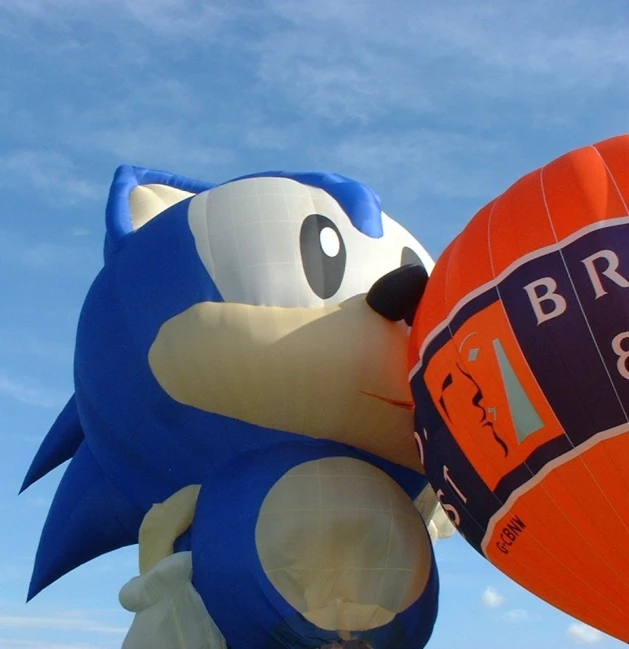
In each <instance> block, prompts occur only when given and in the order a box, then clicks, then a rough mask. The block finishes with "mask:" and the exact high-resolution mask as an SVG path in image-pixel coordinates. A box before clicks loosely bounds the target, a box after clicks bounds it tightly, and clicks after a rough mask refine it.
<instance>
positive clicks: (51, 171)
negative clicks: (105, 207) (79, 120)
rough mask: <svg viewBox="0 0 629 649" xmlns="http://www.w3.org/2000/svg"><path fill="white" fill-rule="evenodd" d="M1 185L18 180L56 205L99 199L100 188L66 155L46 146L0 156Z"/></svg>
mask: <svg viewBox="0 0 629 649" xmlns="http://www.w3.org/2000/svg"><path fill="white" fill-rule="evenodd" d="M0 175H1V177H2V184H3V185H5V186H6V185H8V184H13V183H20V184H22V185H26V186H28V189H29V191H30V192H36V193H37V194H38V196H40V197H42V198H44V199H47V200H49V201H53V202H55V203H60V204H62V205H63V204H74V203H76V202H78V201H82V200H85V199H89V200H94V199H102V196H103V187H102V186H101V185H99V184H97V183H94V182H91V181H89V180H87V179H86V178H85V177H84V176H85V172H84V171H81V170H79V168H78V167H77V166H76V165H75V164H74V162H73V161H72V160H70V158H68V157H67V156H65V155H62V154H60V153H58V152H56V151H50V150H46V149H40V150H38V149H20V150H15V151H10V152H7V153H4V154H3V155H2V157H0Z"/></svg>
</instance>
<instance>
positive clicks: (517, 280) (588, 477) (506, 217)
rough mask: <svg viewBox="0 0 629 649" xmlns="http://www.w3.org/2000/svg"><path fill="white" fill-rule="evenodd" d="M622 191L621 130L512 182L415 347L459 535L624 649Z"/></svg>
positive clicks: (448, 262) (421, 323) (627, 576)
mask: <svg viewBox="0 0 629 649" xmlns="http://www.w3.org/2000/svg"><path fill="white" fill-rule="evenodd" d="M628 190H629V137H628V136H621V137H618V138H614V139H612V140H608V141H605V142H602V143H599V144H597V145H594V146H591V147H585V148H583V149H579V150H576V151H573V152H571V153H569V154H567V155H565V156H562V157H561V158H559V159H557V160H555V161H553V162H551V163H550V164H548V165H546V166H545V167H543V168H542V169H539V170H537V171H535V172H533V173H531V174H528V175H527V176H525V177H524V178H522V179H521V180H520V181H518V182H517V183H516V184H515V185H513V186H512V187H511V188H510V189H509V190H508V191H507V192H505V193H504V194H503V195H502V196H500V197H499V198H497V199H496V200H494V201H493V202H492V203H490V204H489V205H488V206H487V207H485V208H484V209H483V210H481V211H480V212H479V213H478V215H477V216H476V217H475V218H474V219H473V220H472V221H471V222H470V224H469V225H468V227H467V228H466V229H465V230H464V231H463V232H462V234H461V235H460V236H459V237H458V238H457V239H456V240H455V241H454V242H453V243H452V244H451V245H450V247H449V248H448V251H447V252H446V254H445V255H444V257H443V258H441V259H439V260H438V262H437V264H436V267H435V270H434V272H433V275H432V277H431V279H430V280H429V282H428V285H427V287H426V291H425V294H424V297H423V299H422V302H421V304H420V307H419V310H418V313H417V316H416V323H415V326H414V331H413V333H412V339H413V340H412V343H411V351H410V356H409V368H410V370H411V385H412V390H413V394H414V397H415V401H416V405H417V408H416V430H417V434H416V439H417V442H418V445H419V448H420V454H421V457H423V458H424V460H425V467H426V471H427V475H428V476H429V479H430V480H431V483H432V485H433V487H434V489H435V490H436V492H437V495H438V496H439V497H440V498H441V500H442V503H443V504H444V507H445V509H446V511H448V512H449V514H450V516H451V519H452V520H453V521H454V522H455V524H456V525H457V526H458V528H459V530H460V531H461V533H462V534H463V535H464V536H465V537H466V538H467V540H468V541H469V542H470V543H471V544H472V545H473V547H475V548H476V549H477V551H479V552H481V553H482V554H483V555H484V556H486V557H487V558H488V559H489V560H490V561H491V562H492V563H494V564H495V565H496V566H497V567H498V568H500V569H501V570H503V571H504V572H505V573H506V574H507V575H509V576H510V577H512V578H513V579H515V580H516V581H518V582H519V583H520V584H521V585H523V586H524V587H525V588H527V589H529V590H530V591H531V592H533V593H535V594H537V595H538V596H540V597H542V598H543V599H545V600H546V601H548V602H549V603H551V604H553V605H554V606H556V607H558V608H560V609H562V610H564V611H566V612H567V613H569V614H571V615H573V616H575V617H577V618H579V619H581V620H582V621H584V622H587V623H588V624H591V625H592V626H594V627H596V628H599V629H601V630H603V631H605V632H607V633H609V634H611V635H613V636H615V637H617V638H619V639H622V640H625V641H629V633H628V632H627V619H628V618H629V558H627V554H626V547H627V545H628V543H629V500H628V499H627V497H626V494H627V488H628V487H629V478H628V477H627V474H626V466H627V460H628V459H629V435H628V433H629V419H628V417H627V414H628V412H629V364H628V363H627V361H628V360H629V332H628V331H627V325H626V323H627V321H628V315H629V308H628V305H629V302H628V301H627V293H626V290H627V288H629V255H628V251H629V210H628V209H627V195H628ZM429 320H430V323H431V325H432V326H429V325H428V324H427V323H428V321H429Z"/></svg>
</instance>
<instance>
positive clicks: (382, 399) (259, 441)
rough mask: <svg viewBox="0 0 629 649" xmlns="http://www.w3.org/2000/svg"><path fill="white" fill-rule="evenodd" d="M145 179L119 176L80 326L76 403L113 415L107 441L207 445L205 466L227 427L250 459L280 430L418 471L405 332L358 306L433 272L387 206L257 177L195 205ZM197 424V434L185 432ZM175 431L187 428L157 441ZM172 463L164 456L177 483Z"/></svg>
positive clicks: (309, 179) (351, 187) (353, 193)
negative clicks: (396, 277) (397, 274)
mask: <svg viewBox="0 0 629 649" xmlns="http://www.w3.org/2000/svg"><path fill="white" fill-rule="evenodd" d="M141 173H145V174H146V172H138V171H137V170H129V169H123V170H122V171H121V172H119V174H118V181H117V184H115V185H114V186H115V188H116V191H117V194H115V195H114V198H112V199H111V200H110V211H109V222H108V246H107V260H106V264H105V268H104V269H103V272H102V273H101V276H100V277H99V278H98V279H97V281H96V282H95V284H94V286H93V288H92V291H91V293H90V296H88V299H87V301H86V304H85V308H84V310H83V315H82V320H81V324H80V327H79V336H78V342H77V366H76V369H77V379H78V382H79V383H80V387H79V389H78V390H77V396H78V397H79V398H83V397H85V400H86V401H89V402H91V403H92V404H93V403H95V397H97V399H98V400H99V401H101V403H104V402H105V401H106V402H107V403H108V406H107V410H108V413H109V421H110V422H111V424H110V425H109V426H108V428H109V430H108V431H107V432H106V434H105V437H106V438H107V440H105V441H102V443H103V444H109V440H110V439H112V437H113V438H116V437H117V438H120V439H121V441H123V443H124V444H125V445H126V446H129V445H131V444H133V445H135V448H136V449H137V445H138V444H141V445H142V447H143V448H145V447H146V444H147V442H149V441H150V443H152V444H154V443H160V444H166V445H167V446H168V445H172V444H173V442H174V441H176V443H177V445H178V446H180V447H181V448H186V445H189V444H190V443H192V444H200V445H201V446H203V447H205V449H206V451H205V454H206V456H207V457H208V458H212V459H205V460H204V461H205V465H204V466H205V468H206V469H207V468H210V467H211V464H212V462H215V461H216V462H220V461H222V460H221V453H225V452H227V449H226V446H225V443H223V442H224V441H223V440H222V439H221V444H220V446H221V449H222V450H220V451H217V450H216V448H215V447H216V446H217V445H218V441H217V440H218V439H219V437H220V435H221V433H220V432H217V431H218V430H219V429H221V430H223V429H224V428H225V425H226V424H225V422H226V420H229V422H230V423H229V424H228V426H231V427H232V428H233V430H237V431H238V433H234V434H237V435H238V436H239V437H240V440H239V442H240V443H241V444H243V445H246V446H247V447H250V446H251V445H262V446H264V445H265V444H267V443H268V442H269V440H270V439H271V438H270V437H269V436H268V435H266V433H265V432H264V431H280V432H282V433H289V434H293V435H305V436H308V437H314V438H324V439H327V440H334V441H336V442H341V443H346V444H349V445H351V446H355V447H357V448H361V449H363V450H365V451H367V452H370V453H373V454H375V455H376V456H378V457H382V458H384V459H386V460H390V461H392V462H395V463H396V464H400V465H402V466H406V467H409V468H412V469H419V464H418V463H417V461H416V460H415V456H414V454H413V452H412V411H411V405H410V402H411V398H410V390H409V387H408V383H407V379H406V376H405V371H404V368H405V362H406V360H405V359H406V353H407V338H406V334H407V331H406V326H405V325H404V324H403V323H401V324H394V323H391V322H389V321H388V320H386V319H385V318H382V317H381V316H380V315H379V314H377V313H376V312H375V311H374V310H373V309H371V308H370V306H369V304H368V303H367V301H366V299H365V294H366V293H368V291H369V290H370V289H371V287H372V286H373V285H374V284H375V283H376V282H377V281H378V280H379V278H381V277H382V276H383V275H385V274H387V273H389V272H390V271H392V270H394V269H397V268H399V267H400V266H402V265H405V264H408V263H410V262H414V263H416V264H418V266H417V267H419V268H420V269H421V272H422V273H423V275H422V277H423V278H424V280H425V278H426V277H427V271H429V270H430V269H431V266H432V262H431V260H430V257H429V256H428V255H427V253H426V252H425V250H424V249H423V248H422V246H421V245H420V244H419V243H418V242H417V241H416V240H415V239H414V238H413V237H412V236H411V235H410V234H409V233H408V232H407V231H406V230H405V229H404V228H402V227H401V226H400V225H399V224H398V223H396V222H395V221H393V220H392V219H391V218H389V217H388V216H387V215H386V214H384V213H383V212H382V210H381V206H380V202H379V199H378V197H377V196H376V195H375V194H374V193H373V192H372V191H371V190H370V189H369V188H367V187H365V186H364V185H361V184H359V183H356V182H354V181H351V180H349V179H346V178H344V177H341V176H336V175H331V174H321V173H308V174H287V173H280V172H278V173H268V174H261V175H257V176H253V177H246V178H241V179H236V180H233V181H230V182H227V183H225V184H223V185H219V186H217V187H214V188H212V189H209V190H205V191H201V192H199V193H197V194H192V193H190V192H187V191H186V190H185V188H184V189H178V188H177V182H175V181H172V182H170V184H166V186H164V183H163V182H162V183H161V184H160V183H159V182H151V180H150V177H149V178H148V180H147V178H146V177H144V178H141V175H140V174H141ZM138 178H141V181H142V183H143V184H138ZM171 203H172V205H171ZM114 331H115V332H116V340H113V339H112V338H111V334H112V332H114ZM104 337H105V338H104ZM95 367H98V368H100V372H101V373H100V374H97V373H95V372H94V368H95ZM108 370H109V371H108ZM112 383H115V385H116V387H114V386H112ZM97 395H98V396H97ZM112 397H113V398H112ZM182 406H185V409H182ZM167 413H172V414H167ZM175 413H178V414H175ZM184 413H185V414H184ZM193 413H194V414H193ZM201 413H205V414H206V415H207V417H206V419H205V423H203V424H200V425H201V426H203V432H202V433H200V432H199V430H198V429H197V426H198V425H197V424H190V420H189V419H187V415H188V414H189V415H190V416H191V417H193V418H194V417H200V415H201ZM82 414H83V413H82ZM87 416H88V417H89V415H87ZM166 418H167V419H168V420H169V422H171V421H172V420H173V419H177V420H178V421H179V422H180V423H179V425H178V426H175V427H174V429H173V426H172V425H170V423H169V427H168V430H167V431H164V439H163V440H161V439H160V432H159V431H160V426H161V425H162V424H163V422H164V419H166ZM100 419H101V420H102V413H101V417H100ZM115 420H117V421H115ZM147 420H153V422H152V423H151V425H150V426H149V425H148V423H147ZM186 420H187V421H186ZM243 424H246V426H243ZM101 425H102V421H99V426H101ZM149 428H150V431H151V432H150V438H149V439H146V438H145V439H140V438H141V436H142V433H141V432H139V431H141V429H145V430H146V429H149ZM193 428H194V429H195V430H192V429H193ZM260 429H263V430H260ZM131 431H133V433H131ZM86 433H87V436H88V439H90V440H91V438H92V436H98V437H99V438H102V437H103V435H102V432H100V431H98V432H97V431H96V430H95V431H94V432H91V431H86ZM215 435H218V436H219V437H213V436H215ZM199 437H202V439H199ZM123 438H124V439H123ZM166 438H167V439H166ZM158 440H159V442H158ZM197 440H198V441H197ZM96 443H100V442H96ZM237 445H238V441H236V440H234V439H231V440H230V441H228V442H227V446H228V447H231V451H230V452H231V453H234V452H237V448H236V447H237ZM162 448H165V447H163V446H162ZM136 453H137V450H136ZM201 456H202V455H201ZM176 457H177V454H175V455H173V454H171V453H169V454H168V456H163V458H164V459H167V461H168V470H169V472H170V473H171V475H172V472H173V471H175V473H176V472H177V468H173V464H176ZM150 461H151V460H149V462H150ZM158 461H159V460H158ZM185 465H186V466H185V470H186V471H189V469H190V461H189V459H186V460H185ZM155 468H156V469H157V470H158V471H163V470H164V467H163V466H162V467H161V468H160V467H159V466H157V464H156V465H155Z"/></svg>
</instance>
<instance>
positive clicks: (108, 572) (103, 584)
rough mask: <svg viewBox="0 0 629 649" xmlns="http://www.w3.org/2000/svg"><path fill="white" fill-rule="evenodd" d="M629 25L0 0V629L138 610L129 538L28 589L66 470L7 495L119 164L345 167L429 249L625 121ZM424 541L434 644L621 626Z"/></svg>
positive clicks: (50, 629) (1, 640) (59, 630)
mask: <svg viewBox="0 0 629 649" xmlns="http://www.w3.org/2000/svg"><path fill="white" fill-rule="evenodd" d="M385 5H386V7H385ZM627 43H629V10H628V8H627V4H626V2H625V1H624V0H606V1H605V2H592V1H591V0H561V1H559V0H556V1H555V0H528V1H527V2H514V1H513V0H503V1H499V0H486V1H481V0H456V1H446V0H444V1H443V2H430V1H429V0H414V1H413V0H396V1H395V2H391V3H390V6H389V3H385V2H383V1H382V0H352V1H351V2H339V1H337V0H318V1H317V2H314V1H310V0H302V1H297V0H294V1H292V2H291V1H289V0H223V1H221V2H219V1H211V0H206V1H202V0H0V304H1V305H2V306H1V309H0V313H1V314H2V317H1V318H0V516H1V518H2V522H1V523H0V530H1V533H0V647H2V649H79V648H80V649H88V648H90V649H110V648H111V649H114V648H118V647H119V646H120V644H121V641H122V638H123V636H124V632H125V629H126V627H127V626H128V624H129V622H130V618H129V616H128V615H127V614H126V613H125V612H124V611H123V610H122V609H121V608H120V607H119V605H118V602H117V593H118V590H119V588H120V586H121V585H122V584H123V583H125V581H126V580H127V579H128V578H130V577H131V576H132V575H133V574H135V570H136V558H135V552H134V551H133V550H125V551H120V552H117V553H115V554H112V555H108V556H106V557H102V558H101V559H99V560H97V561H94V562H93V563H91V564H89V565H87V566H85V567H83V568H81V569H79V570H77V571H76V572H75V573H74V574H72V575H69V576H68V577H66V578H64V579H63V580H62V581H61V582H59V583H57V584H55V585H54V586H53V587H51V588H49V589H48V590H47V591H45V592H44V593H43V594H41V595H40V596H39V597H37V598H36V599H35V600H34V601H33V602H31V603H30V604H29V605H25V604H24V603H23V602H24V599H25V594H26V590H27V586H28V579H29V571H30V568H31V564H32V561H33V556H34V552H35V549H36V544H37V541H38V537H39V532H40V530H41V526H42V524H43V521H44V518H45V514H46V511H47V506H48V505H49V504H50V501H51V497H52V495H53V493H54V489H55V486H56V484H57V482H58V480H59V478H60V475H61V471H57V472H55V473H54V474H52V475H51V476H48V477H47V478H46V479H44V480H42V482H41V483H40V484H37V485H36V486H35V487H33V488H32V489H31V490H29V491H28V492H27V493H26V494H24V495H22V496H21V497H20V498H18V497H17V491H18V488H19V485H20V483H21V480H22V477H23V475H24V473H25V471H26V469H27V467H28V464H29V462H30V459H31V457H32V455H33V454H34V452H35V451H36V449H37V446H38V443H39V441H40V440H41V438H42V437H43V435H44V434H45V432H46V431H47V429H48V427H49V426H50V424H51V423H52V421H53V420H54V417H55V415H56V414H57V412H58V410H59V409H60V408H61V407H62V406H63V404H64V403H65V400H66V399H67V397H68V396H69V395H70V394H71V393H72V390H73V388H72V352H73V340H74V335H75V330H76V322H77V317H78V314H79V309H80V307H81V304H82V301H83V298H84V296H85V293H86V291H87V289H88V287H89V285H90V283H91V281H92V279H93V278H94V276H95V274H96V273H97V272H98V269H99V267H100V264H101V249H102V239H103V232H104V222H103V220H104V217H103V214H104V203H105V200H106V193H107V189H108V185H109V182H110V180H111V176H112V174H113V171H114V169H115V167H116V166H117V165H118V164H120V163H123V162H126V163H133V164H139V165H144V166H147V167H153V168H161V169H166V170H170V171H174V172H178V173H182V174H186V175H189V176H194V177H198V178H203V179H205V180H211V181H223V180H227V179H229V178H231V177H234V176H236V175H239V174H244V173H249V172H254V171H260V170H265V169H276V168H284V169H328V170H332V171H337V172H339V173H342V174H346V175H349V176H352V177H355V178H357V179H359V180H361V181H363V182H366V183H368V184H370V185H371V186H372V187H374V189H376V191H377V192H378V193H379V194H380V195H381V197H382V199H383V204H384V208H385V210H386V211H387V212H388V213H389V214H391V215H392V216H393V217H394V218H396V219H397V220H399V221H400V222H401V223H403V224H404V225H405V226H406V227H407V228H408V229H410V230H411V231H412V232H413V233H414V234H415V235H416V236H417V237H418V238H419V239H420V240H421V241H422V243H423V244H424V245H425V246H426V247H427V249H428V250H429V252H431V253H432V254H433V256H435V257H436V256H437V255H438V254H439V253H440V252H441V251H442V250H443V248H444V247H445V246H446V245H447V243H448V242H449V241H450V240H451V239H452V238H453V237H454V236H455V235H456V234H457V233H458V232H459V231H460V229H461V228H462V226H463V225H464V224H465V223H466V221H467V220H468V219H469V218H471V217H472V216H473V214H474V213H475V212H476V211H477V210H478V209H479V208H480V207H482V205H484V204H485V203H486V202H487V201H488V200H490V199H491V198H493V197H494V196H495V195H496V194H497V193H499V192H502V191H503V190H504V189H506V187H508V186H509V185H510V184H511V183H512V182H514V181H515V180H516V179H517V178H518V177H519V176H521V175H523V174H524V173H526V172H527V171H529V170H531V169H533V168H536V167H538V166H540V165H542V164H544V163H545V162H547V161H549V160H550V159H552V158H553V157H556V156H557V155H560V154H561V153H564V152H566V151H568V150H570V149H572V148H574V147H578V146H581V145H585V144H588V143H590V142H593V141H597V140H600V139H603V138H606V137H609V136H612V135H616V134H619V133H622V132H624V131H625V130H627V115H628V114H629V111H628V108H629V84H628V83H627V80H628V79H629V47H628V46H627ZM437 558H438V562H439V566H440V570H441V578H442V589H441V613H440V617H439V620H438V623H437V626H436V628H435V633H434V635H433V639H432V640H431V643H430V644H429V647H431V648H432V649H457V648H463V647H465V649H494V648H495V647H503V646H505V645H508V646H509V647H510V648H511V649H533V648H535V649H567V648H569V647H574V646H575V645H577V644H579V643H580V644H584V645H588V644H591V645H594V646H596V647H601V648H606V649H607V648H609V649H612V648H613V647H620V646H621V643H620V642H618V641H615V640H612V639H611V638H608V637H607V636H604V635H603V634H600V633H598V632H596V631H594V630H592V629H589V628H587V627H584V626H582V625H579V624H578V623H577V622H576V621H575V620H573V619H571V618H569V617H568V616H566V615H564V614H562V613H560V612H557V611H555V610H554V609H553V608H551V607H550V606H548V605H547V604H545V603H543V602H541V601H540V600H538V599H537V598H535V597H533V596H532V595H530V594H528V593H526V592H525V591H524V590H523V589H521V588H520V587H518V586H517V585H516V584H514V583H512V582H510V581H509V580H508V579H507V578H505V577H503V576H502V575H501V574H500V573H499V572H498V571H496V570H495V569H494V568H492V566H490V565H489V564H487V563H486V562H484V561H483V560H482V559H481V558H480V557H478V556H477V555H476V554H475V553H474V552H473V551H472V550H471V549H470V548H468V547H467V546H466V544H465V543H464V542H463V541H462V540H461V539H460V538H454V539H450V540H447V541H441V542H439V543H438V546H437ZM622 646H624V645H622Z"/></svg>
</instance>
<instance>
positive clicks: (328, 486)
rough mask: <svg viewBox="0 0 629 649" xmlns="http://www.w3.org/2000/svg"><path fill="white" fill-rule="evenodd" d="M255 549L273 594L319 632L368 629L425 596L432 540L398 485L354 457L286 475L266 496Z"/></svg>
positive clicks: (326, 461)
mask: <svg viewBox="0 0 629 649" xmlns="http://www.w3.org/2000/svg"><path fill="white" fill-rule="evenodd" d="M256 547H257V549H258V555H259V558H260V562H261V564H262V567H263V568H264V571H265V573H266V575H267V576H268V578H269V580H270V581H271V583H272V584H273V585H274V586H275V588H276V589H277V590H278V592H279V593H280V594H281V595H282V596H283V597H284V598H285V599H286V600H287V601H288V602H289V603H290V604H291V605H292V606H294V607H295V608H296V609H297V610H299V611H300V612H301V613H302V614H303V616H304V617H305V618H306V619H308V620H310V621H311V622H313V623H314V624H316V625H317V626H318V627H319V628H323V629H328V630H334V631H359V630H365V629H373V628H377V627H379V626H382V625H383V624H386V623H388V622H390V621H391V620H392V619H393V618H394V617H395V615H396V614H397V613H399V612H401V611H404V610H406V609H407V608H408V607H409V606H410V605H411V604H412V603H413V602H415V601H416V600H417V599H418V597H419V596H420V595H421V594H422V593H423V592H424V589H425V587H426V582H427V579H428V575H429V574H430V569H431V555H430V540H429V537H428V534H427V532H426V528H425V527H424V524H423V523H422V520H421V517H420V516H419V514H418V512H417V510H416V509H415V508H414V507H413V503H412V501H411V500H410V498H409V497H408V496H407V495H406V493H405V492H404V491H403V490H402V489H401V488H400V486H399V485H398V484H397V483H396V482H394V481H393V480H392V479H391V478H390V477H389V476H388V475H386V474H385V473H384V472H383V471H381V470H380V469H378V468H376V467H374V466H373V465H371V464H369V463H367V462H363V461H361V460H356V459H351V458H343V457H330V458H323V459H321V460H316V461H311V462H305V463H304V464H301V465H299V466H297V467H295V468H294V469H292V470H290V471H288V472H287V473H286V474H285V475H284V476H282V478H280V480H278V482H276V483H275V485H274V486H273V488H272V489H271V490H270V491H269V493H268V495H267V496H266V498H265V500H264V502H263V504H262V508H261V510H260V515H259V518H258V522H257V525H256Z"/></svg>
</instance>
